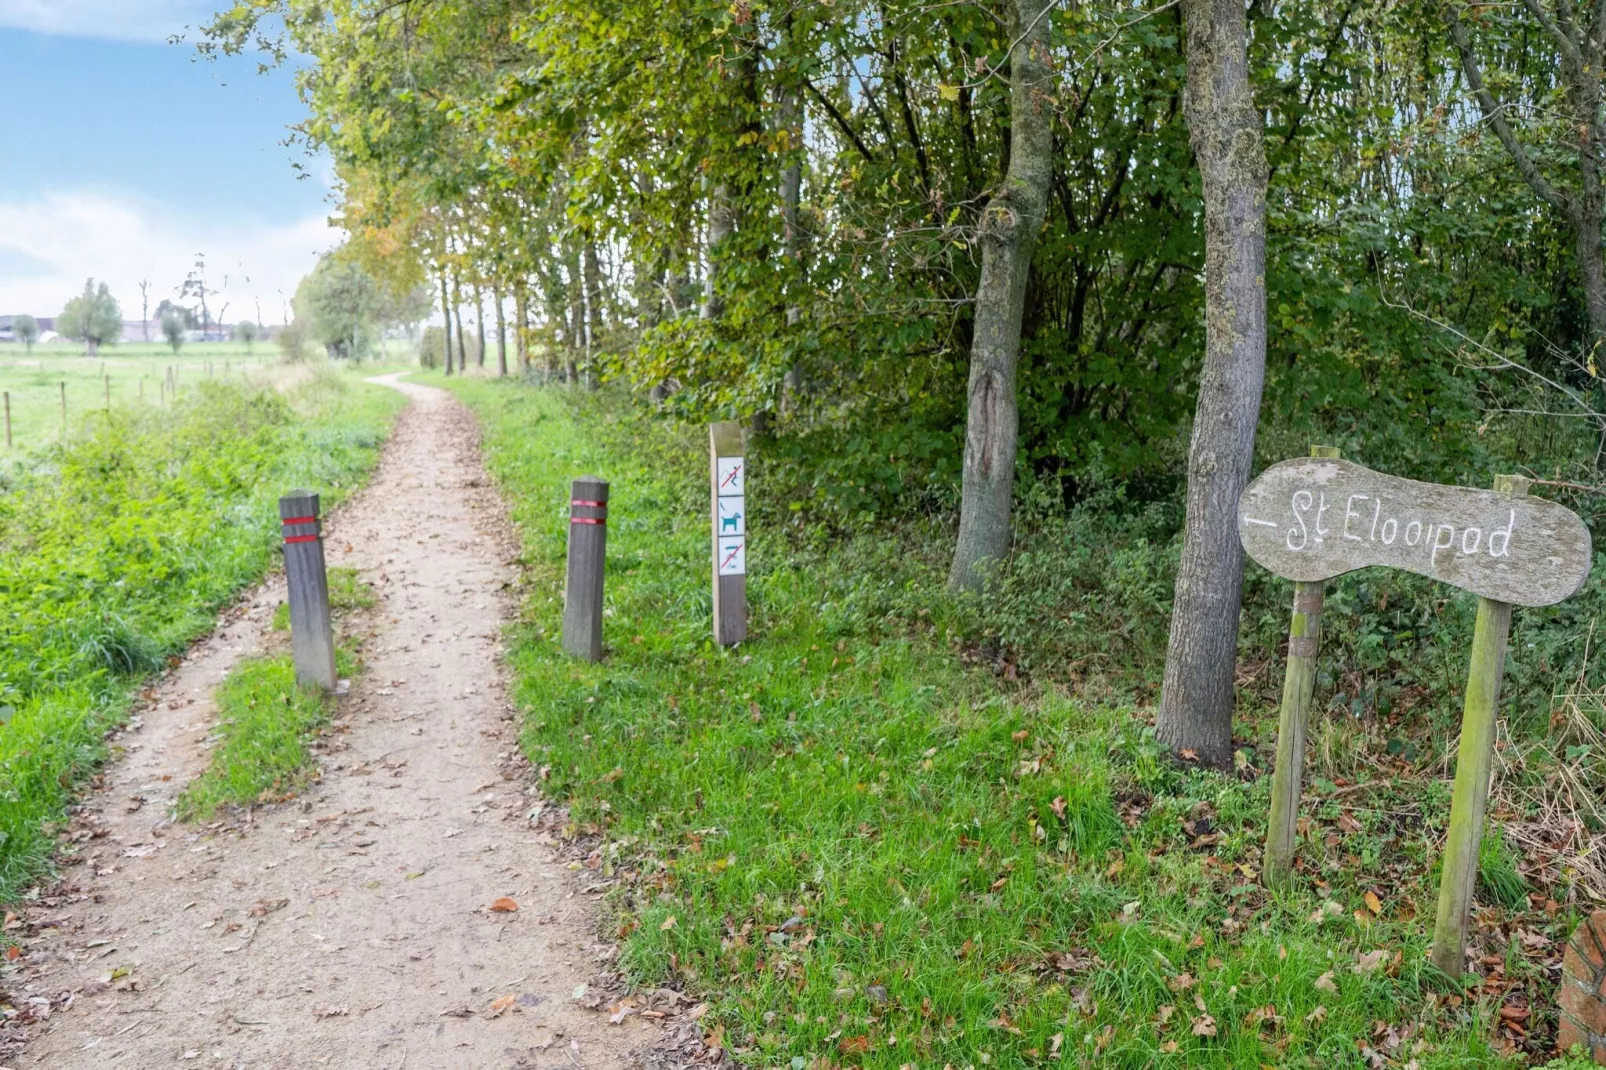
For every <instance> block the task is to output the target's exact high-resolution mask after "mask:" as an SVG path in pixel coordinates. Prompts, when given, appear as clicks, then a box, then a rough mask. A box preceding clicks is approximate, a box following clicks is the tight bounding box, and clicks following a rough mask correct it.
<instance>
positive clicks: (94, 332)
mask: <svg viewBox="0 0 1606 1070" xmlns="http://www.w3.org/2000/svg"><path fill="white" fill-rule="evenodd" d="M56 333H57V334H60V335H61V336H62V337H63V338H71V339H73V340H74V341H78V342H83V343H84V345H85V347H86V348H87V349H88V351H89V352H91V353H93V352H94V351H95V350H96V349H98V348H99V347H101V346H103V345H109V344H111V343H114V342H116V341H117V340H118V339H119V338H121V337H122V336H123V310H122V308H121V307H119V306H118V304H117V299H116V298H114V297H113V296H112V292H111V290H110V288H108V287H107V285H106V284H105V283H104V282H103V283H101V284H100V287H99V288H98V289H97V288H96V287H95V280H94V279H89V280H88V281H86V282H85V283H84V292H83V293H81V294H79V295H78V296H77V297H74V298H73V299H72V300H70V301H68V302H67V307H66V308H64V309H62V310H61V315H59V316H57V317H56Z"/></svg>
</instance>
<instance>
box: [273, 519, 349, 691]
mask: <svg viewBox="0 0 1606 1070" xmlns="http://www.w3.org/2000/svg"><path fill="white" fill-rule="evenodd" d="M279 520H280V524H281V527H282V528H283V530H284V578H285V583H286V585H287V586H288V587H289V589H290V649H291V652H292V653H293V654H294V657H295V665H296V683H298V684H300V685H301V686H302V687H321V688H323V689H324V690H325V691H333V690H334V687H335V637H334V629H333V627H332V626H331V624H330V621H329V575H328V572H327V571H326V569H325V566H324V559H323V522H322V521H321V520H319V518H318V496H317V495H316V494H314V493H312V492H311V491H308V490H293V491H291V492H290V493H289V494H286V495H285V496H284V497H282V498H280V499H279Z"/></svg>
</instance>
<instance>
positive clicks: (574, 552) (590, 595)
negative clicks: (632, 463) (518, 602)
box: [563, 476, 608, 661]
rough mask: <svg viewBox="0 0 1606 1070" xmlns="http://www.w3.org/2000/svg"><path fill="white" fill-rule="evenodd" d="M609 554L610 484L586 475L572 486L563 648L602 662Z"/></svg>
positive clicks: (564, 601)
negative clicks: (605, 572)
mask: <svg viewBox="0 0 1606 1070" xmlns="http://www.w3.org/2000/svg"><path fill="white" fill-rule="evenodd" d="M607 551H608V484H607V482H606V481H604V480H601V479H598V478H597V477H596V476H582V477H580V478H579V479H577V480H575V481H574V482H573V483H571V484H570V487H569V578H568V582H567V584H566V585H565V587H564V591H563V649H564V650H567V651H568V652H569V653H571V654H573V655H574V656H575V657H577V658H585V659H586V660H587V661H601V660H602V571H603V565H604V562H605V559H606V557H607Z"/></svg>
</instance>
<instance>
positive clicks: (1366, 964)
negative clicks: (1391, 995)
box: [1350, 948, 1389, 973]
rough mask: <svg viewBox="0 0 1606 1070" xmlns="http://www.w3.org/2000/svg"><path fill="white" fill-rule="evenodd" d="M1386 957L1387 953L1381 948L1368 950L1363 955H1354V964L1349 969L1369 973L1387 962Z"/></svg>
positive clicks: (1387, 956) (1387, 957)
mask: <svg viewBox="0 0 1606 1070" xmlns="http://www.w3.org/2000/svg"><path fill="white" fill-rule="evenodd" d="M1388 959H1389V953H1388V952H1387V951H1385V950H1383V949H1382V948H1378V949H1377V950H1376V951H1368V952H1367V953H1366V954H1364V955H1357V956H1355V965H1354V966H1351V967H1350V969H1351V971H1353V972H1355V973H1371V972H1372V971H1373V970H1375V969H1377V968H1378V967H1379V966H1381V965H1383V964H1384V963H1385V962H1387V961H1388Z"/></svg>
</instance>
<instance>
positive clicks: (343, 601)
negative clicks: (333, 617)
mask: <svg viewBox="0 0 1606 1070" xmlns="http://www.w3.org/2000/svg"><path fill="white" fill-rule="evenodd" d="M378 604H379V596H378V595H376V594H374V589H373V587H372V586H371V585H370V584H366V583H364V582H363V581H362V579H361V578H360V576H359V575H358V572H357V570H356V569H354V568H340V567H338V566H336V567H333V568H331V569H329V608H330V609H331V610H333V611H334V612H335V613H345V612H350V611H351V610H353V609H372V608H373V607H374V606H376V605H378ZM269 627H270V628H271V629H272V630H273V631H276V632H287V631H289V630H290V603H289V602H280V603H279V604H278V605H277V606H275V607H274V609H273V620H272V621H271V622H270V624H269Z"/></svg>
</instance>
